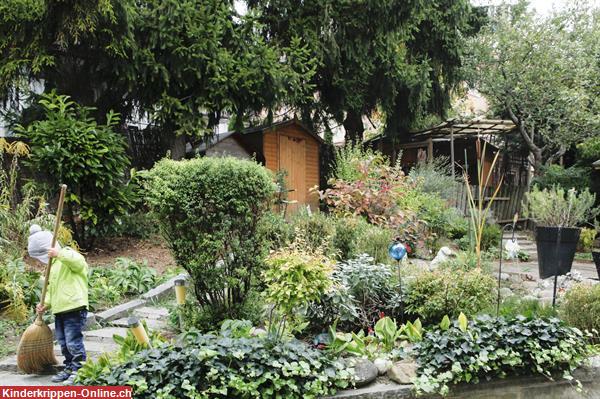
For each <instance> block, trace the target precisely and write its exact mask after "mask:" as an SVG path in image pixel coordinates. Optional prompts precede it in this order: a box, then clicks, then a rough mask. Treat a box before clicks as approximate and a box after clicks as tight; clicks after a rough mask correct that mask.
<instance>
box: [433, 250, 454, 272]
mask: <svg viewBox="0 0 600 399" xmlns="http://www.w3.org/2000/svg"><path fill="white" fill-rule="evenodd" d="M453 255H454V252H452V250H451V249H450V248H448V247H441V248H440V250H439V251H438V253H437V255H436V256H435V258H433V260H432V261H431V264H430V265H429V269H430V270H434V269H437V267H438V266H439V265H440V264H442V263H444V262H445V261H447V260H448V258H450V257H451V256H453Z"/></svg>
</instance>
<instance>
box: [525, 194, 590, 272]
mask: <svg viewBox="0 0 600 399" xmlns="http://www.w3.org/2000/svg"><path fill="white" fill-rule="evenodd" d="M594 201H595V195H593V194H591V193H590V192H589V191H587V190H585V191H582V192H581V193H577V191H576V190H575V189H571V190H568V191H565V190H564V189H563V188H561V187H559V186H554V187H552V188H550V189H544V190H540V189H538V188H537V187H534V188H533V189H532V190H531V192H529V193H528V194H527V196H526V206H525V214H526V216H527V217H529V218H531V219H533V221H534V222H535V223H536V227H535V236H536V245H537V253H538V264H539V272H540V278H548V277H551V276H554V275H563V274H567V273H568V272H570V271H571V265H572V264H573V258H574V256H575V251H576V250H577V243H578V242H579V234H580V232H581V229H580V228H579V227H578V226H579V225H580V224H582V223H584V222H586V221H588V220H590V219H592V218H593V217H594V216H595V214H596V213H597V212H596V210H594V209H593V206H594Z"/></svg>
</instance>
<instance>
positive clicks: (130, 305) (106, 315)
mask: <svg viewBox="0 0 600 399" xmlns="http://www.w3.org/2000/svg"><path fill="white" fill-rule="evenodd" d="M145 304H146V301H145V300H143V299H134V300H133V301H129V302H127V303H124V304H121V305H118V306H115V307H114V308H110V309H107V310H105V311H103V312H100V313H98V314H97V315H96V318H97V319H98V321H99V322H107V321H110V320H116V319H120V318H121V317H125V316H127V315H129V314H130V313H131V312H132V311H134V310H135V309H137V308H141V307H142V306H144V305H145Z"/></svg>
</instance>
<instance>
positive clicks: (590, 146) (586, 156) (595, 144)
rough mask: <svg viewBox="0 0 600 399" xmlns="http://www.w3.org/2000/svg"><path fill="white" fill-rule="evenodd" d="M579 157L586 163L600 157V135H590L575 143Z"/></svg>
mask: <svg viewBox="0 0 600 399" xmlns="http://www.w3.org/2000/svg"><path fill="white" fill-rule="evenodd" d="M577 150H578V152H579V156H580V158H581V159H582V160H583V161H584V162H586V163H592V162H596V161H597V160H599V159H600V136H598V135H596V136H595V137H590V138H589V139H587V140H584V141H583V142H582V143H579V144H577Z"/></svg>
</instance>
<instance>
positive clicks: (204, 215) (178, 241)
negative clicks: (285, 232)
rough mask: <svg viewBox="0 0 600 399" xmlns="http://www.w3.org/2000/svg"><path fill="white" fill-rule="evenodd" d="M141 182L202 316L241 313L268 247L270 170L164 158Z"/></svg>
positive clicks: (232, 162) (220, 161)
mask: <svg viewBox="0 0 600 399" xmlns="http://www.w3.org/2000/svg"><path fill="white" fill-rule="evenodd" d="M144 183H145V188H146V199H147V202H148V205H149V206H150V208H151V210H152V211H153V212H154V213H155V214H156V216H157V220H158V221H159V224H160V229H161V233H162V235H163V236H164V238H165V239H166V241H167V243H168V245H169V247H170V248H171V251H172V252H173V256H174V258H175V260H176V262H177V264H178V265H179V266H181V267H182V268H184V269H185V270H186V271H187V272H188V273H189V275H190V277H191V279H192V282H193V286H194V291H195V294H196V298H197V300H198V303H199V305H200V307H201V308H202V310H203V311H204V313H207V314H211V315H213V317H214V320H212V322H219V321H221V320H224V319H228V318H229V319H235V318H243V316H245V315H244V314H243V309H244V307H245V306H244V305H245V301H246V298H247V295H248V293H249V292H250V290H251V288H252V283H253V279H254V277H256V276H258V275H259V273H260V272H261V270H262V269H263V267H264V258H265V256H266V252H267V248H268V243H267V241H266V240H265V239H264V229H261V228H259V226H260V224H261V219H262V218H263V216H264V215H265V214H266V213H267V212H268V210H269V206H270V202H271V200H272V198H273V195H274V189H275V187H274V183H273V181H272V179H271V174H270V172H269V171H268V170H267V169H265V168H264V167H262V166H260V165H258V164H257V163H255V162H251V161H243V160H238V159H235V158H231V157H225V158H196V159H193V160H184V161H172V160H166V159H165V160H162V161H160V162H158V163H157V164H156V165H155V166H154V168H152V170H150V171H149V172H147V173H146V174H145V177H144ZM206 322H207V325H206V328H208V329H210V327H212V326H211V325H210V324H211V323H210V320H206Z"/></svg>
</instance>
